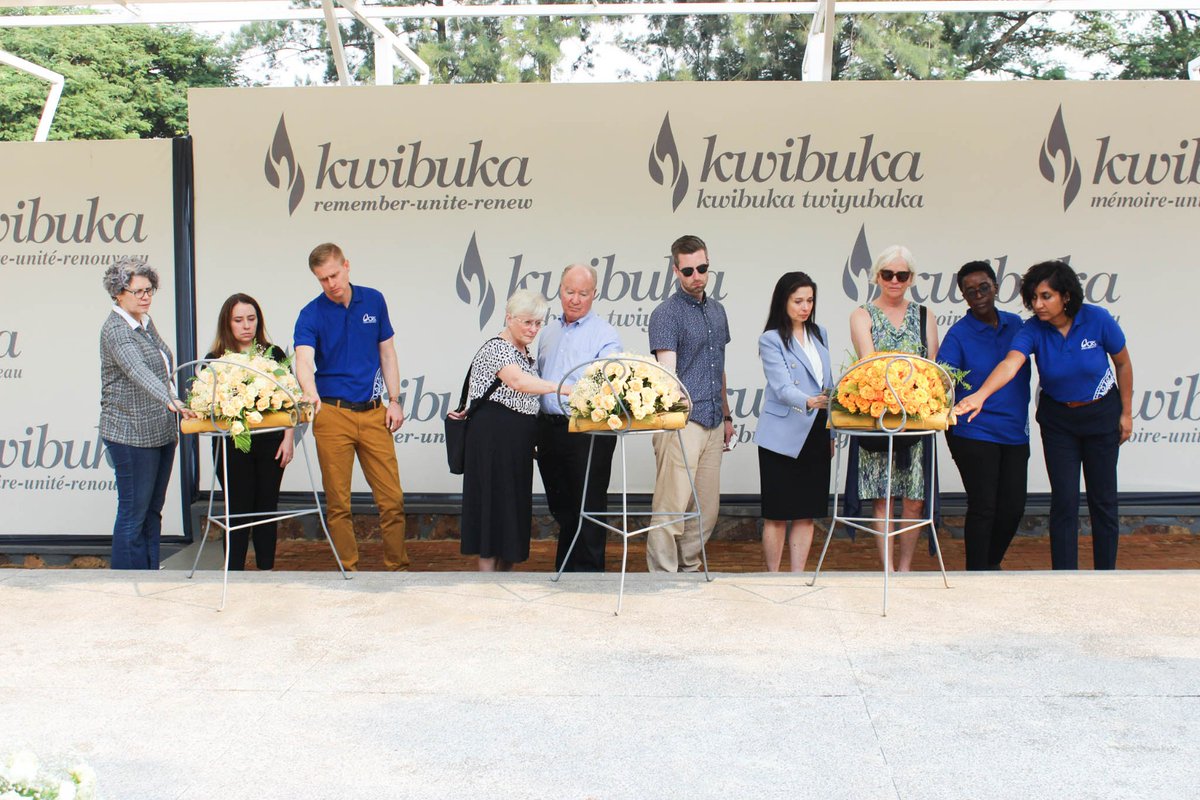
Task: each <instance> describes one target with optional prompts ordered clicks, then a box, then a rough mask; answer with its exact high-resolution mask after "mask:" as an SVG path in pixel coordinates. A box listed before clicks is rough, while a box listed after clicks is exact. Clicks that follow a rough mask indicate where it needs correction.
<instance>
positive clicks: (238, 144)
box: [191, 81, 1200, 493]
mask: <svg viewBox="0 0 1200 800" xmlns="http://www.w3.org/2000/svg"><path fill="white" fill-rule="evenodd" d="M1196 92H1197V87H1195V86H1193V85H1191V84H1188V83H1185V82H1162V83H1123V82H1122V83H1119V82H1104V83H1101V82H1096V83H1078V84H1076V83H1064V82H1036V83H1032V82H1030V83H992V84H980V83H950V82H944V83H942V82H932V81H931V82H926V83H835V84H800V83H788V84H758V83H737V84H700V83H695V84H665V83H664V84H636V85H609V86H595V85H586V86H583V85H576V86H553V85H526V86H432V87H378V88H376V87H363V88H354V89H330V88H313V89H219V90H197V91H193V92H192V93H191V129H192V133H193V134H194V136H195V144H196V150H195V153H196V182H197V193H196V207H197V213H196V218H197V250H198V253H197V258H198V261H197V270H196V273H197V284H198V285H197V316H198V319H199V323H198V329H199V336H200V337H201V341H200V342H199V343H198V344H199V349H200V351H201V352H203V351H204V350H205V349H206V348H207V345H208V343H209V341H210V340H211V337H212V335H213V333H214V330H213V326H214V325H215V319H216V314H217V310H218V308H219V307H220V305H221V302H222V301H223V300H224V298H225V297H226V296H228V295H229V294H230V293H232V292H235V291H245V292H248V293H250V294H252V295H254V296H256V297H257V298H258V299H259V300H260V302H261V303H262V304H263V307H264V314H265V316H266V320H267V323H268V326H269V330H270V332H271V333H272V335H274V336H275V337H276V339H277V341H278V342H280V343H282V344H284V345H287V344H288V343H290V340H291V328H292V324H293V322H294V320H295V317H296V314H297V312H298V310H299V309H300V307H301V306H302V305H303V304H304V303H305V302H307V301H308V300H310V299H311V298H312V297H314V296H315V295H316V294H317V293H318V292H319V287H318V285H317V283H316V281H315V280H314V279H313V278H312V277H311V275H310V274H309V271H308V269H307V264H306V257H307V254H308V252H309V250H310V249H311V248H312V247H313V246H314V245H316V244H318V243H320V242H322V241H326V240H329V241H335V242H338V243H339V244H341V245H342V246H343V248H344V249H345V251H346V253H347V256H348V258H349V259H350V263H351V276H352V280H353V281H356V282H360V283H362V284H364V285H368V286H373V287H376V288H378V289H380V290H381V291H383V293H384V294H385V296H386V297H387V299H388V301H389V305H390V310H391V315H392V322H393V325H394V326H395V328H396V332H397V338H396V341H397V350H398V352H399V354H400V371H401V375H402V378H403V380H402V387H403V404H404V409H405V411H406V413H407V415H408V422H407V423H406V424H405V426H404V427H403V429H402V430H401V431H400V432H399V433H398V434H397V435H396V448H397V453H398V455H399V457H400V464H401V480H402V483H403V484H404V487H405V488H406V489H407V490H409V491H414V492H457V491H459V490H460V487H461V483H460V479H458V478H455V477H453V476H451V475H450V474H449V473H448V472H447V470H446V469H445V457H444V448H443V444H442V441H441V431H442V422H441V420H442V417H443V415H444V414H445V412H446V410H447V408H448V407H449V406H450V405H451V403H452V402H457V395H458V390H459V388H460V386H461V384H462V376H463V373H464V371H465V370H466V367H467V365H468V362H469V359H470V357H471V355H472V354H473V353H474V352H475V349H476V348H477V347H478V345H479V344H480V342H481V341H482V340H483V339H484V338H486V337H487V336H489V335H492V334H494V333H496V332H497V331H498V330H499V328H500V327H501V325H502V324H503V306H504V301H505V298H506V297H507V296H508V294H509V293H510V292H511V291H512V290H513V289H514V288H517V287H520V286H524V287H529V288H535V289H538V290H540V291H542V292H543V293H544V294H545V295H547V296H548V297H550V298H551V299H552V301H553V302H554V305H555V312H556V313H557V311H558V308H557V299H556V298H557V291H558V280H559V278H558V276H559V273H560V272H561V270H562V268H563V267H564V266H565V265H567V264H568V263H570V262H573V261H583V262H586V263H591V264H593V265H595V266H596V268H597V270H598V271H599V273H600V287H599V288H600V293H599V298H598V299H597V301H596V306H595V308H596V310H597V312H598V313H599V314H601V315H602V316H604V317H605V318H606V319H608V320H609V321H611V322H612V323H613V324H614V325H615V326H617V328H618V330H619V331H620V333H621V337H622V340H623V343H624V346H625V348H626V349H627V350H630V351H637V352H646V351H647V349H648V344H647V334H646V330H647V324H648V321H649V317H650V312H651V311H652V310H653V309H654V308H655V306H657V305H658V304H659V303H660V302H661V301H662V300H663V299H664V297H666V296H667V294H668V293H669V292H671V291H673V288H674V287H673V285H672V275H671V271H670V267H669V264H668V249H669V245H670V243H671V242H672V241H673V240H674V239H675V238H676V237H678V236H680V235H682V234H684V233H692V234H696V235H699V236H701V237H702V238H704V239H705V240H706V241H707V242H708V244H709V255H710V260H711V263H712V264H713V269H714V270H715V274H714V275H713V276H712V279H711V280H710V283H709V289H710V293H711V294H712V295H713V296H714V297H716V298H718V299H720V301H721V302H722V303H724V304H725V306H726V308H727V310H728V312H729V319H730V326H731V330H732V337H733V341H732V342H731V344H730V345H729V350H728V361H727V364H728V375H729V389H730V393H731V396H730V405H731V406H732V408H733V413H734V416H735V419H736V426H737V435H738V439H739V441H740V443H741V444H742V445H743V446H742V447H740V448H739V449H737V450H735V451H734V452H733V453H732V454H730V455H729V456H728V457H726V459H725V462H724V468H723V469H724V474H723V479H722V489H723V491H724V492H727V493H755V492H757V491H758V469H757V464H756V456H755V451H754V447H753V446H751V445H750V442H751V440H752V436H753V432H754V429H755V426H756V422H757V417H758V410H759V404H760V401H761V397H762V388H763V382H764V381H763V375H762V369H761V366H760V364H759V362H758V358H757V352H756V347H755V343H756V339H757V336H758V334H759V333H760V332H761V331H762V327H763V324H764V322H765V319H766V314H767V305H768V301H769V299H770V294H771V289H772V287H773V286H774V283H775V281H776V279H777V278H778V277H779V275H781V274H782V273H783V272H786V271H789V270H795V269H802V270H805V271H806V272H808V273H809V274H810V275H812V276H813V277H814V279H815V280H816V281H817V283H818V284H819V287H820V289H819V297H818V311H817V318H818V321H819V322H821V323H822V324H823V325H825V326H827V327H828V329H829V331H830V335H831V338H832V347H831V349H832V352H833V353H834V362H835V364H836V363H838V362H839V361H846V359H845V356H844V354H845V353H846V352H848V350H849V347H850V337H849V324H848V319H849V315H850V312H851V310H852V309H853V308H854V306H856V305H858V304H861V303H863V302H865V301H866V300H867V299H868V298H869V296H870V291H871V289H872V287H871V286H870V285H869V283H868V278H867V274H868V269H869V267H870V264H871V260H872V255H873V254H875V253H878V252H879V251H881V250H882V249H883V248H884V247H886V246H887V245H890V244H893V243H902V244H905V245H907V246H908V247H909V248H910V249H911V250H912V251H913V253H914V254H915V257H916V259H917V264H916V267H917V272H918V278H917V281H916V285H915V286H914V288H913V296H914V297H915V298H916V299H917V300H919V301H921V302H923V303H927V304H929V305H930V307H931V309H932V310H933V312H934V313H935V315H936V319H937V323H938V327H939V329H940V331H942V332H944V331H945V330H946V329H947V328H948V327H949V326H950V325H951V324H952V323H953V322H954V321H955V320H957V319H959V318H961V316H962V315H963V313H965V311H966V305H965V304H964V302H963V300H962V297H961V296H960V294H959V292H958V290H957V288H956V287H955V282H954V275H955V273H956V271H957V269H958V267H959V266H960V265H961V264H963V263H964V262H966V261H969V260H974V259H980V258H984V259H991V260H992V263H993V264H994V265H995V267H996V271H997V272H998V273H999V276H1000V300H1001V307H1003V308H1005V309H1008V310H1011V311H1017V312H1021V313H1024V310H1023V309H1022V308H1021V307H1020V299H1019V297H1018V293H1017V287H1018V284H1019V278H1020V274H1021V273H1022V272H1023V271H1024V270H1025V268H1027V267H1028V266H1029V265H1031V264H1033V263H1035V262H1037V261H1040V260H1044V259H1047V258H1068V259H1069V260H1070V263H1071V264H1072V266H1073V267H1074V268H1075V269H1077V270H1078V271H1079V272H1080V273H1082V275H1083V284H1084V287H1085V289H1086V293H1087V301H1088V302H1092V303H1096V304H1099V305H1102V306H1104V307H1106V308H1108V309H1109V310H1111V311H1112V312H1113V313H1114V314H1115V315H1117V316H1118V317H1119V319H1120V322H1121V324H1122V326H1123V327H1124V329H1125V331H1126V333H1127V335H1128V337H1129V349H1130V353H1131V354H1132V357H1133V363H1134V371H1135V376H1136V385H1137V388H1136V393H1135V402H1134V409H1135V429H1136V434H1135V438H1134V440H1133V441H1132V442H1130V443H1129V444H1128V445H1126V446H1125V447H1124V448H1123V449H1122V454H1121V462H1120V470H1121V488H1122V490H1124V491H1156V492H1172V491H1194V490H1195V480H1194V477H1193V476H1194V468H1193V463H1194V457H1195V453H1196V445H1197V442H1198V441H1200V426H1198V424H1197V421H1198V420H1200V357H1198V356H1197V354H1196V352H1197V351H1195V350H1193V349H1192V348H1191V347H1190V346H1188V345H1187V344H1186V341H1187V340H1188V339H1189V338H1190V335H1189V334H1187V333H1186V331H1188V330H1194V329H1195V323H1194V322H1192V323H1189V322H1188V321H1187V320H1188V319H1190V318H1191V314H1192V313H1193V312H1192V311H1190V301H1191V300H1192V299H1193V298H1195V297H1196V296H1197V295H1198V290H1200V271H1197V270H1196V269H1195V268H1194V267H1193V266H1192V265H1191V264H1190V261H1191V259H1190V258H1189V255H1191V254H1192V253H1193V252H1194V250H1195V245H1194V242H1195V230H1196V227H1197V222H1198V221H1200V104H1197V103H1196V102H1195V99H1196ZM976 379H977V380H979V381H982V376H976ZM1033 426H1034V430H1033V436H1034V441H1033V447H1034V453H1035V455H1034V457H1033V458H1032V459H1031V461H1030V470H1031V482H1030V489H1031V490H1032V491H1046V490H1047V488H1048V484H1047V482H1046V478H1045V472H1044V469H1043V467H1042V459H1041V456H1040V454H1038V453H1037V451H1038V450H1039V449H1040V443H1039V442H1040V440H1039V439H1038V434H1037V430H1036V423H1033ZM1189 452H1190V453H1192V454H1193V455H1192V456H1188V455H1187V454H1188V453H1189ZM943 453H945V449H944V447H943ZM630 464H631V465H632V469H631V472H632V483H631V486H630V488H631V489H632V490H637V491H650V490H651V488H652V484H653V459H652V458H651V456H650V454H649V443H648V442H647V441H646V439H645V438H644V437H642V438H641V439H640V440H639V441H638V442H637V443H636V448H635V449H634V453H633V454H631V457H630ZM942 475H943V480H944V484H943V485H944V488H945V489H947V490H950V491H955V490H960V489H961V484H960V483H959V482H958V476H957V473H956V472H955V470H954V468H953V466H952V464H951V462H950V460H949V458H948V457H947V458H946V459H945V461H944V462H943V469H942ZM302 477H303V472H302V470H291V471H290V473H289V477H288V480H287V485H288V487H289V488H301V487H302V486H303V483H302V482H301V480H300V479H301V478H302ZM365 488H366V485H365V483H364V482H363V481H362V479H361V476H359V478H358V479H357V483H356V489H360V490H363V489H365ZM539 491H540V489H539Z"/></svg>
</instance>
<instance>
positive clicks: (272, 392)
mask: <svg viewBox="0 0 1200 800" xmlns="http://www.w3.org/2000/svg"><path fill="white" fill-rule="evenodd" d="M221 360H222V361H228V362H232V363H228V364H208V365H207V366H205V367H204V368H203V369H201V370H200V372H199V373H197V375H196V377H195V378H194V379H193V380H192V385H191V387H190V390H189V393H188V400H187V404H188V408H190V409H191V410H192V411H195V412H196V415H197V416H199V417H200V418H201V419H212V420H213V422H215V423H217V424H219V425H220V426H221V427H222V428H225V427H227V428H228V429H229V432H230V433H231V434H233V444H234V446H235V447H237V449H238V450H241V451H242V452H243V453H246V452H249V451H250V444H251V439H250V427H251V426H252V425H258V424H261V423H262V421H263V414H264V413H271V412H276V411H285V410H288V409H291V408H292V406H293V403H292V397H299V396H300V394H301V389H300V383H299V382H298V381H297V380H296V377H295V376H294V375H292V373H291V370H290V369H289V367H290V366H291V358H286V359H284V360H283V361H276V360H275V359H273V358H270V357H269V356H267V354H266V351H265V350H263V348H262V347H260V346H259V345H258V344H255V345H254V346H253V347H251V348H250V350H249V351H248V352H245V353H234V352H227V353H225V355H223V356H221ZM243 366H245V367H249V368H250V369H254V370H258V372H251V371H250V370H247V369H243ZM260 372H261V373H266V374H267V375H273V376H275V380H271V379H270V378H267V377H265V376H264V375H260V374H258V373H260ZM280 386H283V387H284V388H286V389H287V391H284V390H283V389H281V388H280ZM288 392H291V396H289V395H288ZM214 398H215V399H214ZM214 411H215V412H216V413H215V414H214Z"/></svg>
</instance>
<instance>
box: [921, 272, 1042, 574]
mask: <svg viewBox="0 0 1200 800" xmlns="http://www.w3.org/2000/svg"><path fill="white" fill-rule="evenodd" d="M958 288H959V290H960V291H961V292H962V295H963V299H965V300H966V301H967V306H968V307H969V308H970V310H969V311H968V312H967V315H966V316H964V317H963V318H962V319H960V320H959V321H958V322H956V323H954V325H953V326H952V327H951V328H950V330H949V331H947V333H946V338H945V339H943V340H942V346H941V347H940V348H939V349H938V359H939V360H940V361H942V362H943V363H945V364H947V365H949V366H951V367H954V368H955V369H960V370H963V371H964V372H966V373H967V374H966V377H965V383H966V384H969V385H971V386H973V387H975V388H976V389H978V388H979V387H980V386H982V385H983V382H984V381H985V380H987V377H988V376H989V375H991V374H992V370H993V369H995V368H996V365H997V364H999V363H1000V362H1001V361H1003V360H1004V357H1005V356H1007V355H1008V351H1009V350H1011V349H1012V341H1013V337H1014V336H1016V335H1017V331H1019V330H1020V329H1021V326H1022V324H1023V322H1022V320H1021V318H1020V317H1019V316H1017V315H1016V314H1013V313H1011V312H1008V311H1001V310H999V309H997V308H996V272H995V270H993V269H992V266H991V265H990V264H989V263H988V262H986V261H970V262H968V263H966V264H963V266H962V268H961V269H960V270H959V271H958ZM1029 379H1030V367H1029V362H1026V363H1025V364H1024V365H1023V366H1022V367H1021V369H1020V371H1019V372H1018V373H1017V376H1016V377H1015V378H1014V379H1013V380H1011V381H1009V383H1008V384H1007V385H1005V386H1004V388H1002V389H1000V390H999V391H997V392H996V393H995V394H994V395H992V397H991V399H990V400H989V401H988V413H987V414H983V415H981V416H979V417H976V418H975V419H974V420H971V421H968V420H967V419H965V418H960V419H959V420H958V424H957V425H954V426H953V427H951V428H950V429H949V430H947V431H946V443H947V444H948V445H949V446H950V454H951V455H952V456H954V463H955V464H957V465H958V472H959V474H960V475H961V476H962V482H963V489H964V490H966V493H967V516H966V523H965V525H964V526H963V538H964V543H965V544H966V550H967V569H969V570H995V569H1000V562H1001V561H1002V560H1003V559H1004V554H1005V553H1006V552H1007V551H1008V546H1009V544H1011V543H1012V540H1013V536H1014V535H1016V532H1017V528H1018V527H1019V526H1020V524H1021V517H1023V516H1024V515H1025V496H1026V490H1027V485H1028V477H1029ZM957 388H958V390H959V391H960V392H962V391H963V389H964V387H963V386H962V385H960V386H959V387H957Z"/></svg>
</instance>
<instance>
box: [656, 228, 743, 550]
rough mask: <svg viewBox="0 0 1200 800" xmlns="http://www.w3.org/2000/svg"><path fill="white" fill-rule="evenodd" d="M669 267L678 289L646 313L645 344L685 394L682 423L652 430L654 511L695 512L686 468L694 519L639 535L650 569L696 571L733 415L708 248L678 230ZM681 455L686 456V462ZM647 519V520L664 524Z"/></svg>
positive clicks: (713, 517)
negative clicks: (688, 401)
mask: <svg viewBox="0 0 1200 800" xmlns="http://www.w3.org/2000/svg"><path fill="white" fill-rule="evenodd" d="M671 266H672V267H674V270H675V277H676V279H677V280H678V281H679V291H677V292H675V294H673V295H671V296H670V297H668V298H667V299H666V300H664V301H663V302H662V304H661V305H660V306H659V307H658V308H656V309H654V312H653V313H651V315H650V350H651V352H653V353H654V355H655V357H656V358H657V359H658V361H659V363H660V364H662V365H663V366H665V367H668V368H670V369H673V370H674V371H675V374H676V375H678V376H679V380H680V381H681V382H682V383H683V385H684V386H685V387H687V390H688V394H690V395H691V398H692V408H691V412H690V413H689V414H688V423H687V427H686V428H684V429H683V431H681V437H682V441H683V449H682V450H681V449H680V438H681V437H679V436H676V435H675V433H674V432H670V433H659V434H655V436H654V458H655V462H656V466H657V474H656V476H655V481H654V501H653V505H652V512H653V513H654V514H667V513H672V512H674V513H678V512H680V511H684V510H686V511H693V510H695V508H694V505H695V501H694V499H693V497H692V488H691V484H690V483H689V481H688V473H689V471H690V472H691V474H692V476H694V478H695V482H696V494H697V495H698V496H699V499H700V520H699V523H697V521H696V520H694V519H691V520H688V521H687V525H686V526H685V525H683V524H681V523H678V522H676V523H673V524H671V525H666V526H664V527H661V528H656V529H655V530H652V531H650V533H649V534H647V537H646V566H647V567H648V568H649V569H650V571H651V572H680V571H682V572H695V571H696V570H697V569H699V568H700V550H701V548H702V547H703V542H705V541H708V537H709V536H711V535H712V532H713V528H715V527H716V525H717V514H718V512H719V511H720V508H721V453H722V452H723V451H724V449H725V447H726V446H728V444H729V440H730V438H731V437H732V436H733V417H731V416H730V414H729V399H728V396H727V394H726V392H725V345H727V344H729V320H728V319H727V318H726V316H725V309H724V308H723V307H722V306H721V304H720V303H719V302H717V301H716V300H715V299H714V298H712V297H709V296H708V294H707V292H706V291H705V289H706V287H707V286H708V267H709V263H708V246H707V245H705V244H704V241H703V240H702V239H700V237H698V236H681V237H680V238H679V239H676V240H675V242H674V243H673V244H672V245H671ZM685 457H686V459H687V460H686V462H685V460H684V459H685ZM664 521H665V518H664V517H659V518H657V519H652V520H651V522H652V524H659V523H661V522H664Z"/></svg>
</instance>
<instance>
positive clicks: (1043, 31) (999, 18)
mask: <svg viewBox="0 0 1200 800" xmlns="http://www.w3.org/2000/svg"><path fill="white" fill-rule="evenodd" d="M811 20H812V18H811V17H810V16H808V15H800V16H792V15H772V16H749V15H729V16H695V17H687V16H670V17H651V18H650V21H649V25H650V32H649V34H648V35H647V36H644V37H626V38H625V39H624V40H623V43H622V44H623V46H624V47H625V48H626V49H627V50H629V51H630V52H632V53H634V54H636V55H637V56H639V58H641V59H642V61H643V62H644V63H646V64H647V65H649V66H651V67H652V68H653V69H655V71H656V77H657V78H658V79H659V80H773V81H777V80H799V79H800V76H801V70H802V65H803V63H804V50H805V45H806V43H807V39H808V30H809V26H810V24H811ZM837 26H838V36H837V40H836V42H835V45H834V55H833V76H834V78H835V79H841V80H895V79H938V78H940V79H947V78H949V79H962V78H966V77H969V76H971V75H975V74H992V75H999V74H1010V75H1013V76H1015V77H1033V78H1044V77H1056V76H1059V75H1060V74H1061V65H1060V64H1059V63H1058V62H1057V60H1056V59H1055V57H1054V51H1055V49H1056V48H1062V47H1064V46H1068V45H1069V43H1070V42H1069V37H1068V36H1067V35H1065V34H1063V33H1062V32H1060V31H1059V30H1058V29H1057V28H1056V27H1055V26H1054V25H1053V24H1052V21H1051V20H1050V19H1049V16H1048V15H1046V14H1033V13H1005V14H938V15H934V14H880V15H865V14H847V15H843V16H840V17H838V18H837Z"/></svg>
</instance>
